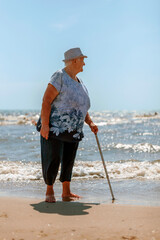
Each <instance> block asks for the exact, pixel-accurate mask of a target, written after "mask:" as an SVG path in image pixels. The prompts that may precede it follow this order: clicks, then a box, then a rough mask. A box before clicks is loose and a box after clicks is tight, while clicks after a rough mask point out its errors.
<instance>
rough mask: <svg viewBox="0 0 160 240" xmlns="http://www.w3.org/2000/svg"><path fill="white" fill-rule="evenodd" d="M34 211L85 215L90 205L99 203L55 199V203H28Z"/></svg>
mask: <svg viewBox="0 0 160 240" xmlns="http://www.w3.org/2000/svg"><path fill="white" fill-rule="evenodd" d="M30 205H31V206H32V207H33V209H34V210H35V211H38V212H40V213H48V214H54V213H55V214H59V215H64V216H73V215H87V214H89V213H88V212H86V210H87V209H90V208H91V207H92V206H91V205H99V203H83V202H61V201H57V202H56V203H47V202H40V203H35V204H30Z"/></svg>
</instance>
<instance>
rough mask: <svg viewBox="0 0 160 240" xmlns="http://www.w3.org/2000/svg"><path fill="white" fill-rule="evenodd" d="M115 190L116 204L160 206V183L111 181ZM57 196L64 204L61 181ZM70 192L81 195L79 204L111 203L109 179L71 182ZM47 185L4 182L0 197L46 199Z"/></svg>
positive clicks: (57, 182)
mask: <svg viewBox="0 0 160 240" xmlns="http://www.w3.org/2000/svg"><path fill="white" fill-rule="evenodd" d="M111 185H112V190H113V193H114V196H115V198H116V201H115V203H116V204H122V205H136V206H160V201H159V199H160V191H159V181H149V180H148V181H136V180H125V181H122V180H121V181H115V180H112V179H111ZM54 191H55V197H56V200H57V201H61V192H62V186H61V183H60V182H59V181H56V183H55V185H54ZM71 191H72V192H73V193H76V194H78V195H80V196H82V199H80V200H79V202H83V201H84V202H90V203H94V202H97V203H100V204H110V203H112V197H111V194H110V190H109V186H108V183H107V181H106V179H101V180H98V179H94V180H92V181H88V180H81V181H80V180H79V181H72V183H71ZM45 192H46V186H45V184H44V182H43V181H36V182H33V181H32V182H29V183H27V182H25V183H21V182H20V183H18V182H17V183H16V182H1V187H0V196H3V197H19V198H29V199H34V198H35V199H42V200H43V199H44V198H45Z"/></svg>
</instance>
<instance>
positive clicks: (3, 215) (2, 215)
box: [0, 213, 8, 218]
mask: <svg viewBox="0 0 160 240" xmlns="http://www.w3.org/2000/svg"><path fill="white" fill-rule="evenodd" d="M0 217H1V218H8V215H7V214H6V213H2V214H0Z"/></svg>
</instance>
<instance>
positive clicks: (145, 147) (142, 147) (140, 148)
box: [103, 143, 160, 153]
mask: <svg viewBox="0 0 160 240" xmlns="http://www.w3.org/2000/svg"><path fill="white" fill-rule="evenodd" d="M111 148H112V149H113V148H114V149H123V150H132V151H134V152H148V153H156V152H160V146H159V145H153V144H150V143H138V144H122V143H112V144H108V145H107V148H105V147H103V150H110V149H111Z"/></svg>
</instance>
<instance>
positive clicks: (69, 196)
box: [62, 181, 81, 201]
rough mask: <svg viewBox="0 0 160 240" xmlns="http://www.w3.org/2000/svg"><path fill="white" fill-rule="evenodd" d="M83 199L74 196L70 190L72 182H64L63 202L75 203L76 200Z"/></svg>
mask: <svg viewBox="0 0 160 240" xmlns="http://www.w3.org/2000/svg"><path fill="white" fill-rule="evenodd" d="M79 198H81V197H80V196H79V195H77V194H74V193H72V192H71V190H70V182H67V181H66V182H63V193H62V199H63V201H74V200H75V199H79Z"/></svg>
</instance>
